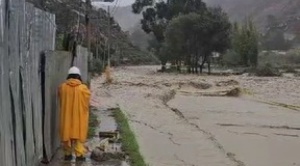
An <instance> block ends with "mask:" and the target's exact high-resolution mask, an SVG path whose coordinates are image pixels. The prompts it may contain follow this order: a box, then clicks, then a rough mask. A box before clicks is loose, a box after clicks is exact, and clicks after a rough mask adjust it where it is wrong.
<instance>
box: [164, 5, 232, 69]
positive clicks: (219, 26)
mask: <svg viewBox="0 0 300 166" xmlns="http://www.w3.org/2000/svg"><path fill="white" fill-rule="evenodd" d="M230 30H231V24H230V22H229V20H228V17H227V15H226V13H224V12H223V11H222V9H221V8H211V9H208V10H207V12H205V13H201V14H197V13H190V14H185V15H181V16H178V17H177V18H174V19H173V20H172V21H171V22H170V24H169V25H168V27H167V30H166V33H165V36H166V41H165V45H164V47H166V49H167V50H169V55H164V56H167V57H168V60H170V61H171V60H175V61H181V60H185V63H186V64H187V66H188V70H189V71H190V72H193V73H198V68H200V73H202V69H203V65H204V64H205V63H207V64H208V67H209V72H210V56H211V54H212V53H213V52H224V51H226V50H227V49H228V47H229V46H230Z"/></svg>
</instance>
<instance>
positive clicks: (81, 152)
mask: <svg viewBox="0 0 300 166" xmlns="http://www.w3.org/2000/svg"><path fill="white" fill-rule="evenodd" d="M86 153H87V150H86V148H85V147H84V144H83V143H82V142H80V141H79V140H76V141H75V155H76V160H79V161H85V155H86Z"/></svg>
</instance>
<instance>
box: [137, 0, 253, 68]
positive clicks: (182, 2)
mask: <svg viewBox="0 0 300 166" xmlns="http://www.w3.org/2000/svg"><path fill="white" fill-rule="evenodd" d="M132 10H133V12H134V13H141V12H142V13H143V19H142V20H141V27H142V29H143V30H144V31H145V32H146V33H152V34H153V36H154V37H155V38H153V39H152V40H150V42H149V45H150V49H152V50H153V51H154V52H155V53H156V55H158V57H159V59H160V61H161V64H162V70H164V69H165V65H166V63H167V62H172V64H175V65H176V66H177V69H178V70H180V67H181V64H182V62H184V64H185V66H186V67H187V70H188V72H189V73H198V72H200V73H202V71H203V67H204V65H205V64H207V67H208V72H210V66H211V57H212V54H213V53H214V52H217V53H221V54H225V53H226V52H227V53H228V52H232V53H234V54H237V55H238V57H239V58H237V59H236V61H237V63H239V64H240V65H245V66H256V64H257V54H258V36H257V31H256V29H255V27H254V25H253V24H252V21H250V20H248V21H246V23H245V25H242V26H239V25H237V24H234V26H232V24H231V23H230V21H229V19H228V16H227V14H226V13H225V12H224V11H223V10H222V9H221V8H220V7H216V8H210V7H207V6H206V4H205V3H204V2H202V1H201V0H167V1H160V2H156V3H155V2H154V1H153V0H136V2H135V3H134V4H133V5H132ZM228 50H231V51H228Z"/></svg>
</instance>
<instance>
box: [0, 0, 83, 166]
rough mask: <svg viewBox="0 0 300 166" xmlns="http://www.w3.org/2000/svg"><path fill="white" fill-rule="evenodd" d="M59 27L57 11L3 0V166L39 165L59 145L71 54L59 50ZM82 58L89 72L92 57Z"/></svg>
mask: <svg viewBox="0 0 300 166" xmlns="http://www.w3.org/2000/svg"><path fill="white" fill-rule="evenodd" d="M55 30H56V25H55V16H54V15H52V14H50V13H47V12H44V11H41V10H39V9H36V8H34V7H33V5H31V4H28V3H25V0H0V114H1V116H0V166H34V165H37V164H38V162H40V161H41V160H42V158H43V157H45V158H46V159H47V160H50V159H51V157H52V155H53V154H54V152H55V150H56V149H57V148H58V146H59V139H58V109H57V108H58V105H57V86H58V85H59V84H60V83H61V82H62V81H64V80H65V78H66V77H67V71H68V69H69V67H70V65H71V54H70V53H66V52H54V51H53V50H54V47H55ZM83 55H85V54H83ZM80 58H81V59H80ZM76 61H77V64H78V66H80V67H81V68H82V69H81V70H82V73H83V75H84V77H85V78H87V77H86V76H87V65H86V64H87V61H86V59H85V58H83V57H79V58H78V59H77V58H76Z"/></svg>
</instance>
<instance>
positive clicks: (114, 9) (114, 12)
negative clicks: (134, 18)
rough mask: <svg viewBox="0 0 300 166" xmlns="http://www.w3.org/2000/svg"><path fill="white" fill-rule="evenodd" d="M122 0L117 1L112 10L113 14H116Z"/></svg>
mask: <svg viewBox="0 0 300 166" xmlns="http://www.w3.org/2000/svg"><path fill="white" fill-rule="evenodd" d="M120 2H121V0H117V2H116V3H115V5H114V8H113V11H112V16H114V15H115V14H116V12H117V10H118V8H119V5H120Z"/></svg>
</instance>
